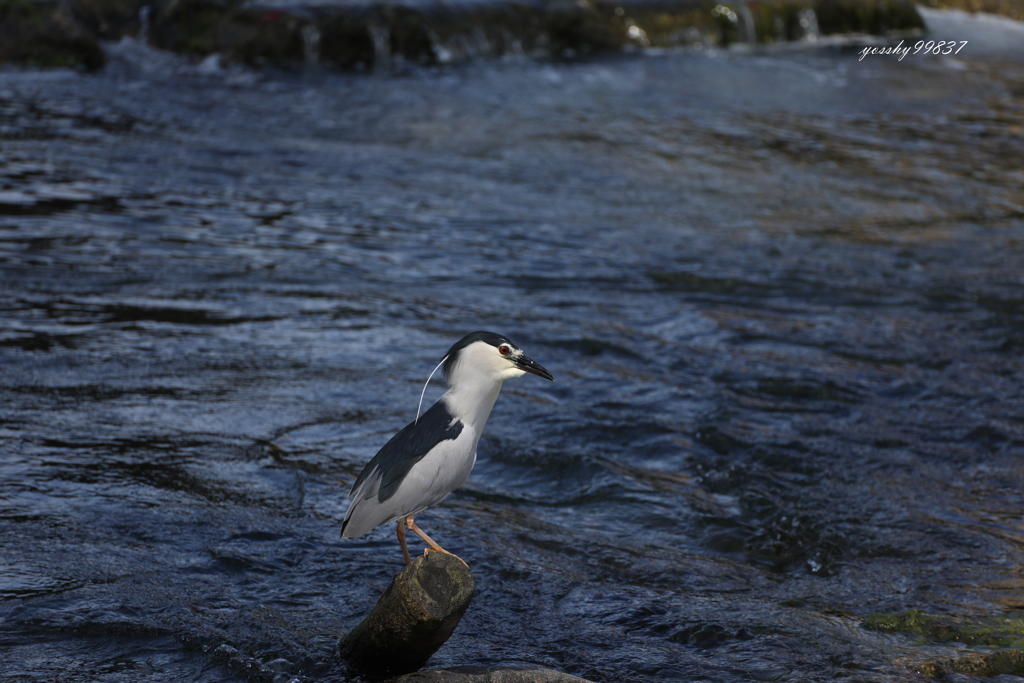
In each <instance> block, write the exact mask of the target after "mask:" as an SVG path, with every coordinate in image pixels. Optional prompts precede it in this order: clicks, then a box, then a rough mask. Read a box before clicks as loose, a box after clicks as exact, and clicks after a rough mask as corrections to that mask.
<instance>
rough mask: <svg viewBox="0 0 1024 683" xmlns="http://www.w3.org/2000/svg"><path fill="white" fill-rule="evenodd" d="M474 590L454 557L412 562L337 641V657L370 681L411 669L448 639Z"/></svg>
mask: <svg viewBox="0 0 1024 683" xmlns="http://www.w3.org/2000/svg"><path fill="white" fill-rule="evenodd" d="M473 588H474V584H473V577H472V576H471V575H470V573H469V569H468V568H467V567H466V565H465V564H463V562H462V560H460V559H458V558H457V557H454V556H452V555H448V554H445V553H430V554H429V555H426V556H424V557H418V558H416V559H415V560H413V562H412V563H411V564H410V565H409V566H408V567H406V568H405V569H404V570H402V571H401V572H399V573H398V574H397V575H396V576H395V579H394V580H393V581H392V582H391V585H390V586H388V589H387V590H386V591H384V595H382V596H381V597H380V599H379V600H378V601H377V604H376V605H374V607H373V609H372V610H371V611H370V614H368V615H367V616H366V618H365V619H363V621H362V622H360V623H359V625H358V626H356V627H355V628H354V629H352V631H351V632H350V633H349V634H348V635H347V636H345V637H344V638H343V639H342V641H341V643H340V646H339V652H340V654H341V656H342V658H343V659H345V660H346V661H347V662H348V663H349V665H350V666H351V667H352V668H353V669H355V670H356V671H358V672H359V673H361V674H363V675H365V676H368V677H371V678H383V677H386V676H397V675H401V674H404V673H409V672H412V671H416V670H417V669H419V668H420V667H422V666H423V665H424V664H426V663H427V660H428V659H430V656H431V655H433V654H434V652H436V651H437V649H438V648H440V647H441V646H442V645H444V643H445V641H446V640H448V638H449V637H450V636H451V634H452V632H453V631H454V630H455V627H456V626H457V625H458V623H459V620H460V619H462V615H463V614H464V613H465V611H466V608H467V607H469V601H470V599H471V598H472V596H473Z"/></svg>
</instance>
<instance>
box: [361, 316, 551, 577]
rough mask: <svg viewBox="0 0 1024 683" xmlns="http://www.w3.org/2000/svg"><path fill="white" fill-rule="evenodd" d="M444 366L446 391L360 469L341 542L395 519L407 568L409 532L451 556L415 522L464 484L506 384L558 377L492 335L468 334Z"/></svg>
mask: <svg viewBox="0 0 1024 683" xmlns="http://www.w3.org/2000/svg"><path fill="white" fill-rule="evenodd" d="M440 365H443V366H444V376H445V379H446V380H447V381H448V391H447V392H446V393H445V394H444V395H443V396H442V397H441V398H439V399H438V400H437V403H435V404H434V405H433V406H431V407H430V409H429V410H427V412H425V413H424V414H423V415H422V416H419V415H417V418H416V420H415V421H414V422H411V423H410V424H408V425H406V426H405V428H404V429H402V431H400V432H398V433H397V434H395V435H394V436H393V437H391V440H390V441H388V442H387V443H386V444H384V447H383V448H381V449H380V451H379V452H378V453H377V455H375V456H373V459H372V460H370V462H369V463H368V464H367V465H366V467H365V468H363V471H362V472H361V473H360V475H359V477H358V478H357V479H356V483H355V484H354V485H353V486H352V492H351V493H350V494H349V498H351V499H352V503H351V504H350V505H349V508H348V512H346V513H345V521H344V522H343V523H342V525H341V535H342V536H343V537H345V538H355V537H357V536H362V535H363V534H365V533H366V532H367V531H370V530H371V529H373V528H375V527H377V526H379V525H381V524H386V523H388V522H394V521H396V520H397V522H398V526H397V532H398V542H399V543H400V544H401V545H402V556H403V557H404V558H405V563H406V564H409V562H410V559H409V548H408V547H407V546H406V544H405V529H406V528H408V529H409V530H411V531H412V532H414V533H415V534H417V535H418V536H419V537H420V538H422V539H423V540H424V541H426V543H427V545H428V546H429V548H428V549H427V550H425V551H424V553H427V552H430V551H431V550H437V551H440V552H444V553H447V552H448V551H447V550H445V549H444V548H442V547H441V546H439V545H438V544H437V543H435V542H434V541H433V540H432V539H431V538H430V536H427V535H426V534H425V533H423V531H422V530H421V529H420V528H419V527H418V526H416V523H415V522H414V521H413V516H414V515H415V514H416V513H418V512H421V511H423V510H426V509H427V508H428V507H430V506H431V505H436V504H437V503H440V502H441V501H442V500H444V499H445V498H447V497H448V494H449V493H451V492H452V491H454V490H455V489H457V488H459V487H460V486H462V485H463V484H464V483H466V479H468V478H469V472H470V470H472V469H473V465H474V464H476V445H477V443H478V442H479V441H480V435H481V434H483V431H484V425H485V424H487V417H488V416H489V415H490V414H491V408H493V407H494V402H495V401H496V400H497V399H498V392H499V391H501V385H502V383H503V382H504V381H505V380H506V379H512V378H514V377H522V376H523V375H525V374H526V373H528V372H529V373H532V374H534V375H537V376H538V377H543V378H544V379H550V380H553V379H554V377H552V376H551V373H550V372H548V371H547V370H545V369H544V368H542V367H541V366H540V365H538V364H537V363H535V362H533V361H532V360H530V359H529V358H527V357H526V356H525V355H524V354H523V352H522V350H520V349H519V347H518V346H516V345H515V344H513V343H512V342H511V341H509V339H508V337H503V336H501V335H500V334H495V333H493V332H473V333H472V334H467V335H466V336H465V337H463V338H462V339H460V340H459V341H457V342H455V344H454V345H453V346H452V348H450V349H449V350H448V353H447V355H445V357H444V358H443V359H442V360H441V363H440V364H439V366H440ZM436 369H437V368H435V371H436ZM427 381H428V382H429V381H430V380H429V378H428V379H427ZM420 400H421V401H422V396H421V397H420ZM449 554H451V553H449Z"/></svg>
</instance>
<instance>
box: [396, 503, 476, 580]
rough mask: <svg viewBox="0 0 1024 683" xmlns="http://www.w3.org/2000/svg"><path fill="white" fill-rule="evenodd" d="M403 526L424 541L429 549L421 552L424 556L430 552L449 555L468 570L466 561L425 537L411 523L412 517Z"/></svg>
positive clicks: (425, 535)
mask: <svg viewBox="0 0 1024 683" xmlns="http://www.w3.org/2000/svg"><path fill="white" fill-rule="evenodd" d="M405 525H406V526H407V527H409V530H410V531H412V532H413V533H414V534H416V535H417V536H419V537H420V538H422V539H423V540H424V541H426V543H427V545H428V546H430V547H429V548H427V549H426V550H424V551H423V554H424V555H426V554H427V553H429V552H430V551H432V550H433V551H436V552H439V553H444V554H446V555H451V556H452V557H454V558H455V559H456V560H458V561H459V562H461V563H462V564H465V565H466V568H467V569H468V568H469V565H468V564H466V561H465V560H464V559H462V558H461V557H459V556H458V555H456V554H455V553H450V552H448V551H447V550H445V549H444V548H442V547H441V546H439V545H438V544H437V543H435V542H434V539H432V538H431V537H430V536H427V534H426V533H425V532H424V531H423V529H421V528H419V527H418V526H416V522H414V521H413V519H412V515H409V516H408V517H406V518H405Z"/></svg>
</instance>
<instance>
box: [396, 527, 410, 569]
mask: <svg viewBox="0 0 1024 683" xmlns="http://www.w3.org/2000/svg"><path fill="white" fill-rule="evenodd" d="M404 521H405V520H404V519H400V520H398V524H397V526H396V527H395V529H396V531H397V532H398V542H399V543H400V544H401V546H402V557H404V558H405V566H407V567H408V566H409V564H410V563H411V562H412V558H411V557H409V546H407V545H406V544H405V527H403V526H402V522H404Z"/></svg>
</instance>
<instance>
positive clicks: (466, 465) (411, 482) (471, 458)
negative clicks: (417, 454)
mask: <svg viewBox="0 0 1024 683" xmlns="http://www.w3.org/2000/svg"><path fill="white" fill-rule="evenodd" d="M478 440H479V435H478V434H477V433H476V432H475V431H474V430H473V429H472V427H468V426H467V427H465V428H464V429H463V430H462V433H460V434H459V436H458V438H456V439H453V440H449V441H442V442H440V443H439V444H438V445H437V446H435V447H434V448H432V449H431V450H430V452H429V453H427V454H426V455H425V456H423V459H421V460H420V461H419V462H417V463H416V464H415V465H413V467H412V469H411V470H410V471H409V474H407V475H406V476H405V479H403V480H402V483H401V484H400V485H399V487H398V490H397V491H396V492H395V495H394V496H392V497H391V498H389V499H388V500H387V501H386V503H385V505H387V506H388V507H389V508H392V506H393V509H394V510H395V512H394V513H393V514H394V516H393V517H392V518H391V519H388V520H387V521H394V520H396V519H399V518H401V517H404V516H405V515H412V514H416V513H417V512H419V511H421V510H424V509H426V508H428V507H430V506H431V505H436V504H438V503H440V502H441V501H442V500H444V499H445V498H447V497H448V494H449V493H451V492H452V491H454V490H455V489H457V488H459V487H460V486H462V485H463V484H465V483H466V480H467V479H469V473H470V472H471V471H472V470H473V465H475V464H476V444H477V441H478Z"/></svg>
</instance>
